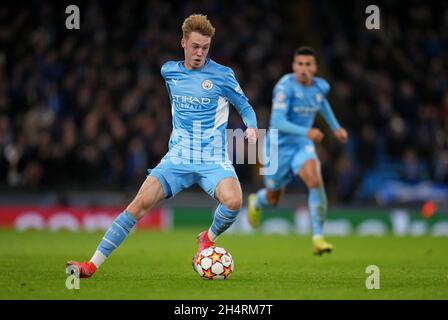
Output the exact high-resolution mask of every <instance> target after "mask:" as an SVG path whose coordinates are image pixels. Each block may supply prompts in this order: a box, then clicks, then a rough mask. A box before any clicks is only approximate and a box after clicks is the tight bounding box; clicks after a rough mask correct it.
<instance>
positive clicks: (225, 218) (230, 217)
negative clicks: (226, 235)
mask: <svg viewBox="0 0 448 320" xmlns="http://www.w3.org/2000/svg"><path fill="white" fill-rule="evenodd" d="M239 212H240V210H229V209H227V208H226V207H224V206H223V205H222V204H220V205H219V206H218V208H216V211H215V216H214V218H213V224H212V226H211V227H210V230H211V232H209V233H208V236H209V238H210V240H211V241H215V240H216V238H217V237H218V236H219V235H220V234H221V233H223V232H224V231H226V230H227V229H228V228H229V227H230V226H231V225H232V224H233V223H234V222H235V220H236V218H237V217H238V213H239ZM210 235H212V237H214V239H212V238H211V237H210Z"/></svg>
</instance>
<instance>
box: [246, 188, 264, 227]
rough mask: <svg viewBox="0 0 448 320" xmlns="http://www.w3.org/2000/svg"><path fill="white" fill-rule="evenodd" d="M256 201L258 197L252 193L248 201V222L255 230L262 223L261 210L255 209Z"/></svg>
mask: <svg viewBox="0 0 448 320" xmlns="http://www.w3.org/2000/svg"><path fill="white" fill-rule="evenodd" d="M256 199H257V195H256V194H255V193H251V194H250V195H249V198H248V201H247V203H248V205H247V220H248V221H249V224H250V225H251V226H252V228H254V229H255V228H257V227H258V226H259V225H260V221H261V210H260V209H257V208H255V206H254V204H255V201H256Z"/></svg>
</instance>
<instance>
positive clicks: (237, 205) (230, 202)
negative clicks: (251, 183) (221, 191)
mask: <svg viewBox="0 0 448 320" xmlns="http://www.w3.org/2000/svg"><path fill="white" fill-rule="evenodd" d="M223 205H224V207H226V208H227V209H229V210H232V211H237V210H240V209H241V207H242V206H243V199H242V197H241V196H234V197H228V198H227V199H225V200H224V201H223Z"/></svg>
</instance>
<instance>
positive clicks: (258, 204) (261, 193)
mask: <svg viewBox="0 0 448 320" xmlns="http://www.w3.org/2000/svg"><path fill="white" fill-rule="evenodd" d="M266 192H267V190H266V189H260V190H258V192H257V197H256V198H255V202H254V207H255V209H257V210H258V209H262V208H264V207H270V206H271V205H270V204H269V202H268V199H266Z"/></svg>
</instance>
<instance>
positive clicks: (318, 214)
mask: <svg viewBox="0 0 448 320" xmlns="http://www.w3.org/2000/svg"><path fill="white" fill-rule="evenodd" d="M292 69H293V71H294V72H293V73H289V74H286V75H284V76H283V77H282V78H281V79H280V80H279V81H278V83H277V84H276V86H275V88H274V91H273V101H272V112H271V120H270V129H278V141H270V139H269V136H268V140H267V143H271V144H277V147H278V148H277V150H278V153H276V154H271V155H268V156H269V157H270V158H271V159H272V157H278V170H277V171H276V172H275V173H274V174H272V175H265V176H264V184H265V188H264V189H261V190H259V191H258V192H257V193H256V194H251V195H249V201H248V220H249V223H250V224H251V226H252V227H254V228H255V227H257V226H258V225H259V223H260V219H261V214H262V208H264V207H269V206H276V205H277V204H278V202H279V200H280V198H281V196H282V194H283V193H284V191H285V187H286V185H287V184H288V183H289V182H290V181H291V180H292V178H293V176H294V175H298V176H299V177H300V178H301V179H302V180H303V181H304V182H305V184H306V186H307V188H308V190H309V195H308V208H309V211H310V214H311V221H312V231H313V251H314V253H316V254H322V253H323V252H331V251H332V250H333V245H332V244H330V243H328V242H327V241H326V240H325V238H324V236H323V224H324V220H325V216H326V212H327V197H326V194H325V189H324V183H323V180H322V175H321V168H320V162H319V159H318V157H317V155H316V151H315V146H314V143H319V142H321V141H322V139H323V137H324V134H323V133H322V132H321V131H320V130H319V129H317V128H312V126H313V123H314V119H315V117H316V113H317V112H319V113H320V114H321V115H322V116H323V118H324V119H325V121H326V122H327V124H328V125H329V126H330V127H331V129H332V131H333V134H334V136H335V137H336V138H337V139H338V140H339V141H340V142H342V143H345V142H347V139H348V134H347V131H346V130H345V129H344V128H342V127H341V126H340V125H339V123H338V121H337V120H336V118H335V116H334V114H333V112H332V110H331V107H330V104H329V103H328V101H327V98H326V96H327V94H328V91H329V90H330V85H329V84H328V82H327V81H325V80H324V79H322V78H318V77H315V76H314V75H315V73H316V71H317V63H316V57H315V54H314V50H313V49H312V48H309V47H300V48H298V49H297V50H296V51H295V52H294V57H293V62H292ZM269 149H270V148H269V147H267V148H266V152H268V150H269ZM274 150H275V149H274Z"/></svg>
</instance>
